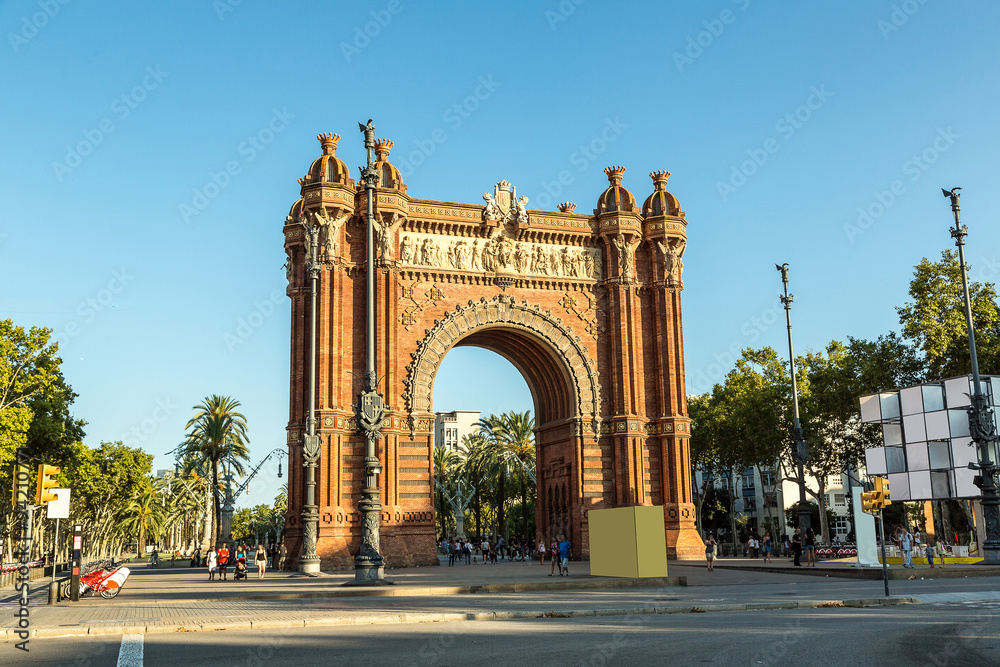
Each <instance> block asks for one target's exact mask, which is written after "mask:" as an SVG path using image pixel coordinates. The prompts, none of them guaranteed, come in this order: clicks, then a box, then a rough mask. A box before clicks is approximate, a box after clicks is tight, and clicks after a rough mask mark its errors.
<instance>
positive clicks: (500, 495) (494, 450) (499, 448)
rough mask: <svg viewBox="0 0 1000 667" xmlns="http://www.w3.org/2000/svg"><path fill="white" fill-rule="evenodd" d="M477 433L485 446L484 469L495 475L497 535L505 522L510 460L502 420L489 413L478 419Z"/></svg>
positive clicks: (501, 531) (501, 532)
mask: <svg viewBox="0 0 1000 667" xmlns="http://www.w3.org/2000/svg"><path fill="white" fill-rule="evenodd" d="M479 433H480V434H481V435H482V437H483V440H484V443H485V447H484V449H483V451H482V453H481V457H482V459H483V460H482V462H483V464H484V469H485V470H484V471H485V472H487V473H489V475H490V476H496V479H497V484H496V494H497V495H496V510H497V523H496V530H495V531H494V532H495V533H496V534H497V535H502V534H503V528H504V523H505V516H504V511H505V509H506V504H507V474H508V472H509V469H510V464H511V461H510V459H509V458H508V457H507V456H506V448H507V444H506V443H507V441H506V438H505V435H504V425H503V420H502V419H501V418H500V417H498V416H496V415H490V416H489V417H484V418H482V419H480V420H479Z"/></svg>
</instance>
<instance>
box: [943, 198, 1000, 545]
mask: <svg viewBox="0 0 1000 667" xmlns="http://www.w3.org/2000/svg"><path fill="white" fill-rule="evenodd" d="M961 189H962V188H952V189H951V190H950V191H949V190H945V189H943V188H942V190H941V192H942V194H944V196H945V197H948V198H949V199H951V210H952V212H953V213H954V214H955V227H954V229H952V230H951V236H952V238H954V239H955V245H956V246H957V247H958V263H959V267H960V268H961V270H962V295H963V297H964V300H965V325H966V328H967V329H968V332H969V356H970V357H971V361H972V384H973V387H974V389H973V395H972V405H971V406H970V407H969V408H968V411H969V433H970V435H971V436H972V440H973V442H975V443H976V452H977V454H978V457H979V470H980V473H981V478H982V481H981V482H980V484H981V486H980V489H981V490H982V501H981V502H982V506H983V520H984V522H985V523H986V540H985V541H984V542H983V563H984V564H986V565H1000V498H998V496H997V478H996V475H997V465H996V463H997V462H996V461H995V460H994V457H995V454H994V452H995V451H996V450H995V447H996V441H997V431H996V423H995V422H994V421H993V408H991V407H990V406H989V405H987V402H986V395H985V394H983V385H982V383H981V382H980V380H979V359H978V357H977V356H976V336H975V329H974V327H973V324H972V303H971V300H970V299H969V273H968V267H966V265H965V237H966V236H967V235H968V233H969V229H968V227H966V226H964V225H962V224H961V222H960V220H959V215H958V211H959V198H960V197H961V195H959V194H958V191H959V190H961ZM970 467H971V465H970Z"/></svg>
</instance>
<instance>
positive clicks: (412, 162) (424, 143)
mask: <svg viewBox="0 0 1000 667" xmlns="http://www.w3.org/2000/svg"><path fill="white" fill-rule="evenodd" d="M477 80H478V82H479V85H477V86H476V87H475V89H474V90H473V91H472V93H471V94H470V95H466V96H465V97H464V98H463V99H462V101H461V102H456V103H455V104H452V105H451V106H450V107H448V108H447V109H445V110H444V113H443V114H441V120H443V121H444V122H445V123H447V124H448V127H449V128H451V131H452V132H454V131H455V130H457V129H458V128H460V127H462V124H463V123H464V122H465V121H466V120H468V119H469V118H470V117H471V116H472V114H473V113H475V111H476V110H477V109H478V108H479V106H480V105H481V104H482V103H483V102H485V101H486V100H488V99H490V97H492V96H493V93H495V92H496V89H497V88H499V87H500V86H501V85H503V84H502V83H501V82H500V81H494V79H493V74H487V75H486V76H480V77H479V78H478V79H477ZM446 141H448V132H447V131H446V130H445V129H444V128H443V127H436V128H434V129H433V130H431V132H430V134H429V135H428V136H427V137H426V138H424V139H417V140H416V141H415V142H414V144H415V145H416V148H415V149H414V150H412V151H410V152H409V153H407V154H406V155H404V156H400V157H398V158H397V159H398V161H397V162H395V164H396V167H397V168H398V169H399V172H400V173H401V174H402V175H403V176H410V175H411V174H413V172H414V170H415V169H416V168H417V167H419V166H420V165H422V164H423V163H424V162H426V161H427V158H429V157H430V156H431V155H433V154H434V151H436V150H437V147H438V146H440V145H441V144H443V143H444V142H446Z"/></svg>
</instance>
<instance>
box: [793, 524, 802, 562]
mask: <svg viewBox="0 0 1000 667" xmlns="http://www.w3.org/2000/svg"><path fill="white" fill-rule="evenodd" d="M792 556H793V564H794V565H795V567H802V563H801V562H799V561H801V560H802V529H801V528H796V529H795V533H794V534H793V535H792Z"/></svg>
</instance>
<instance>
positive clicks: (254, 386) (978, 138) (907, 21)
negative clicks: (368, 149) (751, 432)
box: [0, 0, 1000, 503]
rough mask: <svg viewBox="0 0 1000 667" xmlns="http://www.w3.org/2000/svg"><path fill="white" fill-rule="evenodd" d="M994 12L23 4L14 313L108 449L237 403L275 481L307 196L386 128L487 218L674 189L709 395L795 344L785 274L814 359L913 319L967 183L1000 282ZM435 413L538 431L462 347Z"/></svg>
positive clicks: (417, 179)
mask: <svg viewBox="0 0 1000 667" xmlns="http://www.w3.org/2000/svg"><path fill="white" fill-rule="evenodd" d="M233 5H235V6H233ZM560 7H562V8H563V13H560ZM46 8H47V11H48V14H46ZM569 9H572V10H573V11H572V12H571V13H570V12H569V11H568V10H569ZM227 10H231V11H227ZM904 10H909V11H910V12H911V13H910V14H907V13H906V12H905V11H904ZM372 12H374V15H373V13H372ZM998 18H1000V6H998V5H996V4H995V3H988V2H962V3H944V2H921V1H920V0H907V2H898V1H895V2H890V1H888V0H886V1H882V0H867V1H864V2H862V1H850V2H840V3H833V4H826V3H821V4H817V3H764V2H760V1H759V0H739V1H738V2H731V1H730V0H715V1H713V2H699V3H691V2H648V3H625V4H611V3H603V2H596V1H594V0H589V1H586V2H582V1H579V0H578V2H573V1H572V0H564V1H563V2H561V3H560V2H557V1H556V0H552V1H551V2H531V3H529V2H515V3H492V4H481V3H453V2H435V3H421V4H417V3H411V2H407V1H406V0H399V2H392V3H389V2H373V3H327V2H316V1H312V2H299V3H291V4H289V3H267V2H242V3H236V0H219V1H218V2H215V3H213V2H211V1H210V0H203V1H199V2H188V1H178V2H170V3H138V4H137V3H127V2H110V1H109V2H101V3H86V2H68V3H67V4H60V3H58V2H56V1H55V0H52V1H51V2H44V1H43V2H39V1H38V0H33V1H28V0H17V1H8V2H3V3H2V4H0V27H2V32H3V35H4V43H3V45H2V46H0V54H2V55H0V72H2V77H3V78H2V80H3V82H4V86H3V88H4V93H5V95H4V100H3V106H2V117H0V120H2V122H0V136H2V142H0V146H2V147H3V160H2V162H0V201H2V202H3V207H2V209H0V210H2V214H0V284H2V286H3V289H2V292H0V317H12V318H14V320H15V322H16V323H17V324H20V325H24V326H29V325H44V326H48V327H52V328H53V329H55V331H56V333H57V335H59V336H61V340H62V341H63V343H64V344H63V345H62V354H63V359H64V364H63V368H64V371H65V374H66V377H67V379H68V381H69V382H70V383H71V384H72V386H73V388H74V389H75V390H76V391H77V392H78V393H79V394H80V397H79V399H78V400H77V402H76V405H75V414H76V415H77V416H78V417H81V418H84V419H86V420H87V421H88V422H89V425H88V427H87V434H88V435H87V443H88V444H90V445H96V444H98V443H99V442H100V441H101V440H118V439H122V440H125V441H126V442H130V443H131V444H139V445H141V446H142V447H143V448H145V449H146V450H147V451H150V452H152V453H154V454H156V455H157V460H156V463H155V465H156V467H169V466H170V464H171V462H170V459H169V458H168V457H166V456H164V453H165V452H166V451H168V450H169V449H171V448H172V447H173V446H174V445H175V444H176V443H177V442H179V441H180V439H181V437H182V433H183V424H184V422H185V421H186V420H187V418H188V416H189V414H190V408H191V406H193V405H194V404H196V403H197V402H199V401H200V400H201V399H202V398H203V397H204V396H206V395H208V394H211V393H220V394H228V395H232V396H234V397H236V398H237V399H239V400H240V401H241V402H242V403H243V408H244V411H245V413H246V415H247V417H248V419H249V425H250V436H251V444H252V453H253V459H254V460H255V461H256V460H258V459H259V458H261V457H262V456H263V455H264V454H265V453H266V452H268V451H269V450H270V449H272V448H273V447H276V446H280V445H281V444H282V443H283V441H284V437H283V434H284V428H285V424H286V422H287V419H288V396H287V392H288V390H287V387H288V336H289V309H288V301H287V299H286V298H285V297H284V295H283V291H284V285H285V280H284V272H283V270H282V268H281V267H282V264H283V262H284V259H285V258H284V253H283V250H282V236H281V228H282V225H283V223H284V218H285V215H286V214H287V211H288V208H289V206H290V205H291V204H292V203H293V202H294V201H295V200H296V199H297V197H298V184H297V182H296V179H297V178H299V177H300V176H302V175H303V174H304V173H305V171H306V169H307V168H308V166H309V164H310V162H311V161H312V160H313V159H314V158H315V157H316V156H317V155H319V145H318V143H317V142H316V140H315V138H314V137H315V135H316V134H317V133H319V132H338V133H340V134H341V135H343V139H342V140H341V143H340V147H339V149H338V151H337V152H338V155H339V156H341V157H342V158H343V159H344V160H345V161H346V162H347V163H348V164H349V165H351V166H352V167H354V166H357V165H360V164H361V163H362V162H363V161H364V152H363V149H362V145H361V136H360V133H358V131H357V125H356V123H357V121H359V120H366V119H367V118H369V117H372V118H374V119H375V127H376V130H377V135H378V136H379V137H388V138H390V139H392V140H394V141H395V144H396V145H395V148H394V150H393V152H392V158H393V160H394V161H395V163H396V164H397V166H399V167H400V168H401V169H402V170H403V173H404V179H405V182H406V183H407V184H408V186H409V192H410V194H411V195H412V196H414V197H426V198H432V199H444V200H453V201H460V202H477V201H479V198H480V195H481V193H482V192H483V191H484V190H487V189H489V188H490V187H491V186H492V184H493V183H495V182H496V181H498V180H500V179H507V180H509V181H511V182H512V183H513V184H515V185H516V186H517V188H518V193H519V194H527V195H528V196H529V197H530V198H531V202H530V203H529V208H535V207H536V206H538V207H540V208H550V209H551V208H553V207H554V204H555V203H557V202H560V201H567V200H568V201H573V202H576V203H577V204H578V210H579V211H589V210H591V209H592V208H593V206H594V202H595V201H596V199H597V197H598V195H599V194H600V193H601V191H602V190H603V189H604V187H606V183H607V181H606V177H605V175H604V174H603V173H602V170H603V168H604V167H605V166H607V165H611V164H622V165H625V166H626V167H628V172H627V173H626V175H625V180H624V185H625V186H626V187H628V188H630V189H631V190H632V192H633V193H634V194H635V196H636V198H637V199H639V200H640V201H641V200H642V199H643V198H644V197H645V196H646V195H647V194H648V193H649V192H650V191H651V190H652V184H651V181H650V180H649V178H648V176H647V174H648V173H649V172H650V171H653V170H659V169H666V170H669V171H671V172H673V176H672V177H671V179H670V182H669V184H668V188H669V189H670V190H671V191H672V192H673V193H674V194H675V195H676V196H677V197H678V198H679V199H680V202H681V205H682V207H683V209H684V210H685V211H686V212H687V219H688V221H689V223H690V224H689V227H688V233H689V246H688V248H689V249H688V252H687V254H686V255H685V258H684V259H685V265H686V271H685V275H684V278H685V284H686V289H685V291H684V319H685V321H684V324H685V334H686V335H685V344H686V354H687V356H686V364H687V369H688V376H689V384H688V386H689V390H691V391H692V392H695V391H704V390H706V389H708V388H709V383H711V382H713V381H717V380H719V379H721V377H722V374H723V373H724V372H725V370H727V369H728V367H729V363H730V362H731V356H730V355H731V351H733V350H738V349H739V348H741V347H745V346H749V345H753V346H759V345H772V346H775V347H776V348H777V349H779V350H781V349H782V346H783V345H784V340H785V339H784V328H783V326H782V325H781V315H782V314H781V313H780V312H779V311H778V310H777V294H778V291H779V290H780V286H781V284H780V277H779V275H778V273H777V272H776V271H775V269H774V264H775V263H781V262H789V263H790V265H791V281H792V291H793V292H794V294H795V306H794V311H793V322H794V325H795V337H796V348H797V351H798V352H805V351H806V350H808V349H810V348H812V349H818V348H821V347H822V346H824V345H825V344H826V343H827V342H828V341H829V340H831V339H835V338H837V339H840V338H844V337H846V336H848V335H853V336H860V337H874V336H877V335H879V334H881V333H885V332H887V331H889V330H890V329H893V328H895V327H896V326H897V318H896V314H895V311H894V307H895V306H897V305H901V304H902V303H903V302H904V301H905V300H906V298H907V297H906V291H907V286H908V282H909V278H910V276H911V274H912V267H913V265H915V264H916V263H917V262H918V261H919V260H920V258H921V257H924V256H927V257H931V258H937V257H938V256H939V254H940V252H941V250H943V249H945V248H950V247H952V243H951V239H950V237H949V235H948V225H949V222H950V219H951V218H950V215H951V214H950V210H949V208H948V206H947V202H946V200H945V199H944V198H943V197H942V196H941V193H940V188H941V187H948V188H951V187H953V186H956V185H961V186H963V187H964V191H963V192H964V194H965V198H964V199H963V202H962V203H963V219H964V221H965V222H966V223H967V224H968V225H969V227H970V236H969V259H970V261H971V262H972V263H973V265H974V270H975V274H976V275H977V276H978V277H979V278H981V279H989V280H992V281H995V280H997V278H998V277H1000V275H998V274H1000V264H998V263H997V258H998V257H1000V226H998V225H996V224H995V220H994V215H993V214H991V213H990V211H996V210H998V198H1000V189H998V188H997V187H996V186H995V180H996V176H997V167H996V156H997V155H998V154H1000V150H998V149H1000V129H998V125H997V122H996V109H997V108H998V106H1000V104H998V103H1000V95H998V90H1000V85H998V84H1000V80H998V79H1000V76H998V75H1000V69H998V62H1000V58H998V49H1000V41H998V40H997V38H996V35H997V25H998ZM379 21H381V24H380V23H379ZM366 29H367V30H368V32H369V33H370V34H372V35H374V36H372V37H367V36H364V32H365V30H366ZM359 35H360V36H359ZM477 93H478V96H479V97H478V98H476V97H475V96H476V95H477ZM470 96H473V97H471V98H470ZM455 105H464V106H465V109H463V111H462V112H461V113H458V112H456V111H455V110H454V107H455ZM262 130H264V132H262ZM270 130H273V132H271V131H270ZM602 134H603V138H602ZM253 136H257V137H259V139H258V140H257V146H254V145H253V144H252V143H251V142H250V141H249V140H248V138H249V137H253ZM598 140H599V141H598ZM588 146H590V147H591V148H590V150H591V151H592V152H593V154H591V155H589V156H588V155H587V154H585V153H584V152H582V151H581V147H588ZM914 157H916V160H917V161H914ZM748 160H749V161H751V162H747V161H748ZM227 166H229V167H233V169H232V171H233V173H232V174H231V175H225V176H221V175H220V172H223V171H225V170H226V169H227ZM563 171H568V172H569V180H570V181H571V182H570V183H569V185H566V186H563V190H562V191H561V192H555V191H554V190H555V186H554V185H553V183H554V182H555V181H557V180H558V178H559V175H560V172H563ZM213 174H214V175H215V176H214V178H215V181H216V183H213ZM216 184H221V185H220V186H219V187H216ZM547 185H548V190H547V188H546V186H547ZM893 189H895V193H893ZM199 193H200V195H199ZM199 196H201V197H204V199H200V198H199ZM880 199H881V201H880ZM183 206H189V207H191V209H193V210H194V211H195V213H192V212H191V211H187V213H186V214H185V210H184V209H183V208H182V207H183ZM859 208H861V209H864V210H868V211H869V215H870V216H871V217H870V218H868V219H863V220H862V221H861V223H862V224H861V225H859V224H858V218H859ZM852 225H853V226H854V228H853V229H852V228H851V226H852ZM845 226H847V227H846V228H845ZM274 294H276V295H277V298H276V299H275V300H274V301H273V302H272V300H271V297H272V295H274ZM255 313H256V314H255ZM241 320H242V321H246V322H247V323H248V324H247V327H249V328H244V329H241V328H240V322H241ZM241 332H242V333H243V334H249V335H248V336H247V337H246V338H245V340H244V338H240V337H239V336H240V334H241ZM227 335H228V336H234V337H237V340H239V344H233V342H232V339H229V340H228V342H227V338H226V337H227ZM470 377H476V378H483V377H490V378H493V377H497V379H496V380H495V381H491V382H481V381H471V380H470ZM435 392H436V393H435V407H436V408H437V409H439V410H448V409H456V408H468V409H481V410H483V411H485V412H492V411H502V410H507V409H517V410H524V409H530V408H531V404H530V396H529V394H528V391H527V388H526V386H525V384H524V382H523V380H521V379H520V377H519V376H518V375H517V373H516V371H514V370H513V368H512V367H511V366H510V365H509V364H507V362H505V361H503V360H501V359H500V358H499V357H497V356H495V355H492V354H490V353H482V354H478V355H477V354H476V353H475V352H472V353H470V351H469V350H458V351H455V352H453V353H451V355H449V358H448V359H447V360H446V362H445V365H444V368H443V369H442V371H441V373H440V375H439V378H438V381H437V386H436V388H435ZM271 468H272V469H273V466H271ZM277 483H278V482H277V480H275V479H274V478H273V472H272V473H269V474H268V476H266V477H265V478H264V479H263V480H262V483H258V484H255V485H251V494H250V495H249V497H248V498H247V499H246V500H247V501H249V502H251V503H255V502H269V501H270V500H271V498H272V497H273V496H274V490H275V485H276V484H277Z"/></svg>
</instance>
